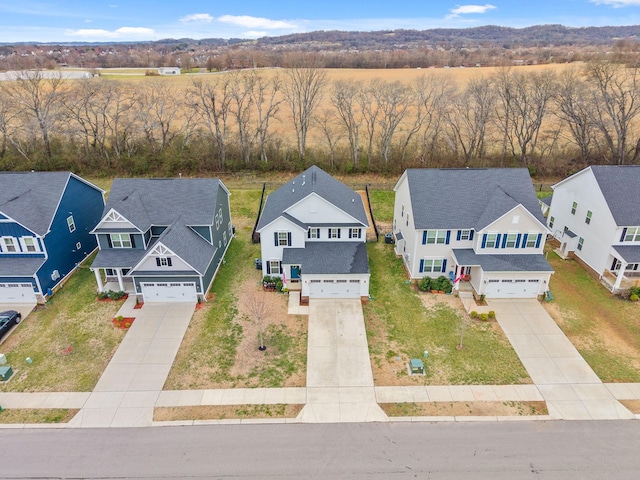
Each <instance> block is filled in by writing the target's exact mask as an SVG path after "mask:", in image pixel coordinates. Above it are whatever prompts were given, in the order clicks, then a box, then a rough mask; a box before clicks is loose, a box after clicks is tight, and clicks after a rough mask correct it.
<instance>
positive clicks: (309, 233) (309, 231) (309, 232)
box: [307, 229, 311, 238]
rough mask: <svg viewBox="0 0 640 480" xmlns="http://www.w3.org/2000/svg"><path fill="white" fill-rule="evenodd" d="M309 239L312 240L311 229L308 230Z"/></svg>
mask: <svg viewBox="0 0 640 480" xmlns="http://www.w3.org/2000/svg"><path fill="white" fill-rule="evenodd" d="M307 238H311V229H309V230H307Z"/></svg>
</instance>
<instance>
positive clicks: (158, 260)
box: [156, 257, 160, 266]
mask: <svg viewBox="0 0 640 480" xmlns="http://www.w3.org/2000/svg"><path fill="white" fill-rule="evenodd" d="M156 265H157V266H160V257H156Z"/></svg>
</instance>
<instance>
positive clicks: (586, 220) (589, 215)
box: [584, 210, 593, 225]
mask: <svg viewBox="0 0 640 480" xmlns="http://www.w3.org/2000/svg"><path fill="white" fill-rule="evenodd" d="M591 215H593V214H592V213H591V210H587V217H586V218H585V219H584V223H586V224H587V225H588V224H590V223H591Z"/></svg>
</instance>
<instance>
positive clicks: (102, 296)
mask: <svg viewBox="0 0 640 480" xmlns="http://www.w3.org/2000/svg"><path fill="white" fill-rule="evenodd" d="M107 298H109V292H100V293H98V299H99V300H106V299H107Z"/></svg>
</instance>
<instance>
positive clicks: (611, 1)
mask: <svg viewBox="0 0 640 480" xmlns="http://www.w3.org/2000/svg"><path fill="white" fill-rule="evenodd" d="M591 3H595V4H596V5H611V6H612V7H613V8H619V7H632V6H640V0H591Z"/></svg>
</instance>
